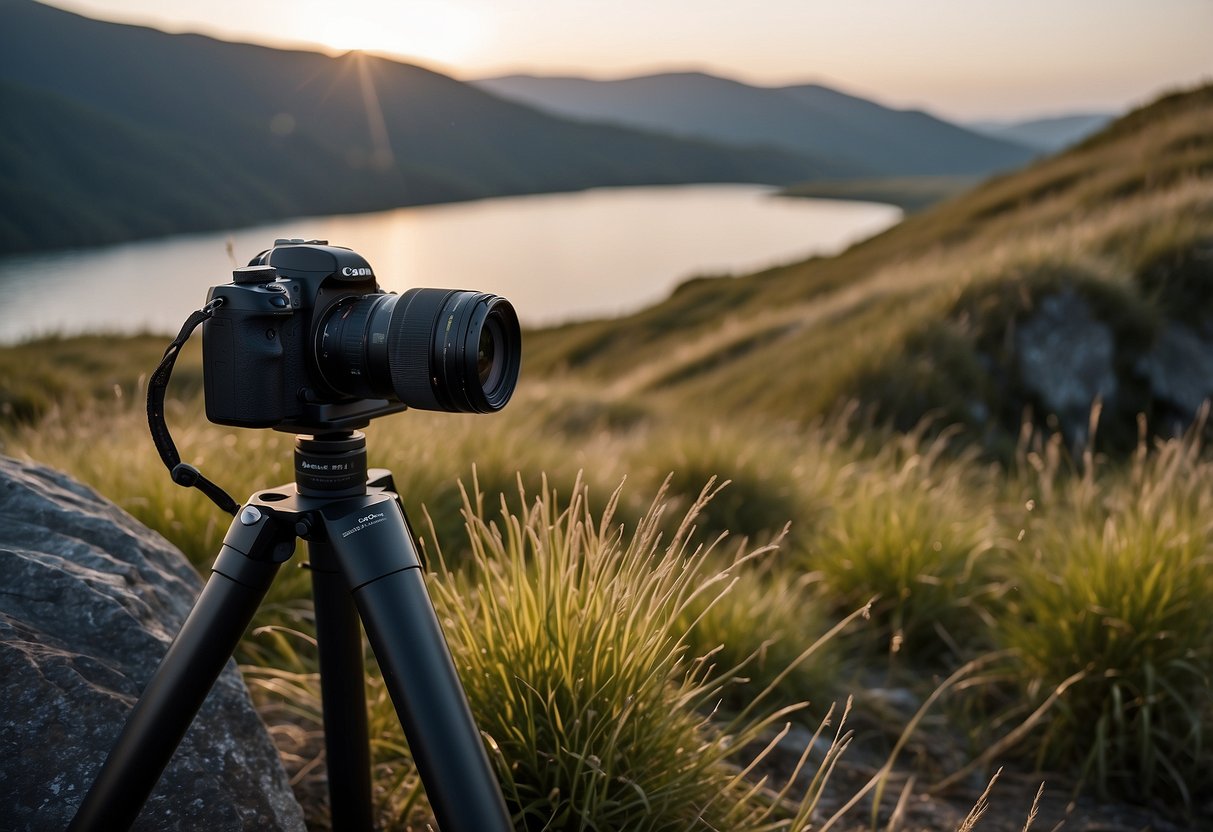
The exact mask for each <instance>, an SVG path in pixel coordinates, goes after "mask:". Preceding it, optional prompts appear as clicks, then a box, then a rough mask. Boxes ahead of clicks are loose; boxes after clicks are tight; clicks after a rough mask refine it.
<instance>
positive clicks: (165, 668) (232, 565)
mask: <svg viewBox="0 0 1213 832" xmlns="http://www.w3.org/2000/svg"><path fill="white" fill-rule="evenodd" d="M369 473H370V476H369V477H368V471H367V466H366V439H365V437H364V436H363V435H362V434H361V433H359V432H357V431H346V432H342V433H336V434H327V435H322V436H316V437H311V436H300V437H298V438H297V439H296V440H295V482H294V484H289V485H285V486H282V487H280V488H274V489H271V490H268V491H260V492H258V493H256V494H254V495H253V496H252V497H251V498H250V500H249V502H248V503H247V504H246V505H245V506H244V507H243V509H242V510H241V511H240V512H239V514H238V515H237V517H236V519H235V520H234V521H233V522H232V525H231V528H230V529H229V530H228V533H227V536H226V537H225V538H224V540H223V547H222V549H220V551H219V557H218V558H217V559H216V560H215V564H214V566H213V567H212V574H211V576H210V579H209V580H208V581H207V583H206V587H205V588H204V589H203V590H202V594H201V596H199V598H198V601H197V603H196V604H195V605H194V608H193V610H192V611H191V612H190V614H189V617H188V618H187V619H186V621H185V624H184V625H183V626H182V628H181V631H180V632H179V633H178V634H177V638H176V639H175V640H174V641H173V643H172V645H171V646H170V647H169V650H168V653H167V654H166V655H165V657H164V659H163V660H162V661H161V663H160V666H159V667H158V668H157V669H156V672H155V674H154V675H153V676H152V679H151V681H150V682H148V685H147V688H146V689H145V690H144V692H143V696H142V697H141V698H140V699H139V701H138V703H136V705H135V708H134V710H133V711H132V712H131V715H130V718H129V719H128V720H127V723H126V727H125V728H123V730H122V734H121V735H120V736H119V737H118V741H117V743H116V744H115V745H114V748H113V750H112V751H111V752H110V755H109V758H108V759H107V760H106V761H105V764H104V765H103V766H102V768H101V772H100V773H99V774H98V776H97V779H96V781H95V782H94V783H93V786H92V788H91V789H90V790H89V792H88V794H87V795H86V796H85V798H84V800H83V802H82V803H81V804H80V808H79V810H78V811H77V813H76V816H75V818H74V819H73V820H72V823H71V826H70V827H69V829H70V830H98V832H100V830H114V829H127V828H129V827H130V826H131V824H133V823H134V821H135V818H136V817H137V816H138V814H139V811H140V809H142V807H143V804H144V803H145V802H146V800H147V798H148V796H149V795H150V794H151V792H152V789H153V788H154V787H155V785H156V782H157V781H158V780H159V779H160V775H161V773H162V772H163V771H164V768H165V766H167V765H168V762H169V759H170V758H171V757H172V755H173V752H174V751H175V750H176V748H177V745H178V744H179V743H180V742H181V739H182V737H184V736H185V732H186V730H187V729H188V728H189V726H190V723H191V722H192V721H193V719H194V716H195V714H197V712H198V709H199V708H200V707H201V706H202V702H203V700H204V699H205V698H206V695H207V693H208V692H209V691H210V688H211V686H212V685H213V684H214V683H215V680H216V679H217V678H218V676H219V673H220V671H222V669H223V666H224V665H225V664H226V663H227V660H228V658H230V656H231V655H232V652H233V651H234V650H235V648H236V645H237V643H238V642H239V641H240V638H241V636H242V635H243V634H244V631H245V629H246V628H247V627H248V625H249V622H251V621H252V618H253V615H254V613H255V612H256V611H257V607H258V605H259V604H260V603H261V599H262V598H264V597H265V593H266V591H267V590H268V589H269V586H270V583H271V582H272V581H273V578H274V575H275V574H277V572H278V567H279V566H281V565H282V564H283V563H284V562H286V561H287V560H289V559H290V557H291V555H292V554H293V552H294V549H295V538H296V537H300V538H303V539H304V540H306V541H307V543H308V554H309V557H310V559H311V564H310V565H311V572H312V587H313V593H314V598H315V609H316V640H317V643H318V645H319V654H320V681H321V695H322V697H323V707H324V736H325V743H326V746H327V753H328V758H327V759H328V778H329V796H330V800H331V805H332V822H333V828H334V829H337V830H369V829H372V828H373V817H372V811H371V766H370V747H369V743H368V737H367V719H366V692H365V686H364V680H363V674H364V667H363V663H362V656H363V653H362V636H361V632H360V630H359V618H361V620H362V623H363V624H364V625H365V627H366V633H367V637H368V639H369V640H370V644H371V649H372V650H373V651H374V653H375V657H376V659H378V662H379V666H380V668H381V669H382V671H383V678H384V681H385V682H386V684H387V689H388V692H389V693H390V695H391V697H392V702H393V704H394V705H395V706H396V713H397V714H398V715H399V717H400V722H401V725H402V726H403V727H404V733H405V736H406V737H407V738H408V741H409V748H410V749H411V751H412V753H413V757H414V759H415V760H416V763H417V769H418V772H419V773H420V775H421V780H422V783H423V784H424V786H425V791H426V795H427V796H428V797H429V801H430V805H431V806H432V807H433V810H434V816H435V818H436V819H437V821H438V824H439V826H440V827H441V828H442V829H443V830H445V832H473V830H475V832H484V830H507V829H510V828H511V824H510V817H509V813H508V812H507V810H506V807H505V801H504V799H503V798H502V796H501V790H500V788H499V787H498V785H497V779H496V777H495V775H494V774H493V770H492V767H491V765H490V763H489V759H488V755H487V754H486V753H485V750H484V745H483V743H482V742H481V738H480V733H479V731H478V730H477V728H476V724H475V722H474V720H473V718H472V713H471V710H470V709H469V708H468V703H467V698H466V696H465V695H464V692H463V686H462V685H461V684H460V682H459V677H458V675H457V673H456V671H455V666H454V663H453V662H452V660H451V655H450V651H449V650H448V648H447V645H446V641H445V640H444V639H443V635H442V630H441V628H440V627H439V624H438V619H437V617H436V616H435V615H434V609H433V606H432V605H431V603H430V598H429V595H428V594H427V592H426V589H425V581H424V578H423V576H422V569H421V561H420V559H419V558H418V556H417V551H416V547H415V545H414V543H413V538H412V534H411V533H410V531H409V527H408V523H407V521H406V520H405V517H404V512H403V510H402V509H401V507H400V503H399V497H398V496H397V494H396V493H395V486H394V484H393V482H392V476H391V474H390V472H388V471H386V470H383V469H375V470H372V471H370V472H369Z"/></svg>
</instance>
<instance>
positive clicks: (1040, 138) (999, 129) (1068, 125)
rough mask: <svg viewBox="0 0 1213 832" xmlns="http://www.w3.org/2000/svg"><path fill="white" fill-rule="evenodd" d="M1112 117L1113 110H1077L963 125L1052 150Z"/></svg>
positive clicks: (1063, 145)
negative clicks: (1104, 111)
mask: <svg viewBox="0 0 1213 832" xmlns="http://www.w3.org/2000/svg"><path fill="white" fill-rule="evenodd" d="M1115 118H1116V116H1115V115H1114V114H1112V113H1076V114H1073V115H1066V116H1051V117H1049V118H1036V119H1029V120H1027V121H974V122H970V123H969V124H967V125H966V126H967V127H968V128H969V129H970V130H975V131H977V132H978V133H984V134H986V135H987V136H993V137H994V138H997V139H1005V140H1007V141H1012V142H1018V143H1019V144H1022V145H1027V146H1028V147H1034V148H1037V149H1038V150H1043V151H1046V152H1049V153H1053V152H1055V151H1058V150H1063V149H1065V148H1067V147H1069V146H1070V145H1072V144H1077V143H1078V142H1080V141H1082V140H1083V139H1085V138H1086V137H1087V136H1090V135H1091V134H1093V133H1097V132H1098V131H1100V130H1102V129H1103V128H1104V127H1106V126H1107V125H1108V124H1109V123H1110V122H1111V121H1112V120H1113V119H1115Z"/></svg>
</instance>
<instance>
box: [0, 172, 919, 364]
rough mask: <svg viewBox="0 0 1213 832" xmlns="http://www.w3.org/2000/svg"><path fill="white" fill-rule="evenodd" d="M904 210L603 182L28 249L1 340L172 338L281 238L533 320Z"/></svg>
mask: <svg viewBox="0 0 1213 832" xmlns="http://www.w3.org/2000/svg"><path fill="white" fill-rule="evenodd" d="M900 218H901V211H900V210H899V209H897V208H894V207H892V206H888V205H878V204H874V203H863V202H842V201H835V200H815V199H794V198H787V197H779V196H776V195H775V192H774V191H773V189H770V188H765V187H761V186H754V185H686V186H662V187H639V188H636V187H633V188H598V189H594V190H589V191H582V192H578V193H565V194H543V195H538V196H521V197H501V198H497V199H486V200H480V201H477V202H463V203H454V204H448V205H430V206H421V207H413V208H399V209H395V210H391V211H381V212H376V213H370V214H354V215H343V216H329V217H306V218H301V219H294V220H285V221H281V222H273V223H267V224H265V225H260V226H256V227H253V228H243V229H238V230H233V231H222V232H213V233H203V234H188V235H177V236H173V237H167V238H162V239H157V240H148V241H141V242H135V243H125V244H120V245H114V246H106V247H102V248H93V249H81V250H72V251H62V252H48V253H39V254H32V255H20V256H14V257H7V258H3V259H0V294H2V295H3V303H2V304H0V342H13V341H16V340H21V339H24V338H29V337H33V336H37V335H45V334H55V333H58V334H75V333H79V332H84V331H103V332H134V331H139V330H151V331H155V332H165V333H168V332H176V331H177V329H178V327H179V326H180V324H181V322H182V321H183V320H185V318H186V317H187V316H188V315H189V313H190V312H191V311H193V310H194V309H197V308H198V307H199V306H201V305H202V303H203V302H204V300H205V298H206V292H207V289H208V287H210V286H212V285H214V284H218V283H227V282H230V281H231V270H232V269H233V268H234V267H236V266H237V265H244V264H245V263H247V262H248V260H249V258H251V257H252V256H254V255H255V254H257V253H258V252H259V251H261V250H262V249H265V248H268V247H269V246H270V245H272V244H273V241H274V239H275V238H279V237H302V238H305V239H321V240H328V241H330V242H331V243H333V244H334V245H342V246H348V247H350V248H353V249H355V250H356V251H358V252H359V253H361V254H362V255H363V256H364V257H365V258H366V259H367V260H368V261H369V262H370V264H371V266H372V267H374V269H375V274H376V276H377V277H378V280H379V282H380V285H382V286H383V287H384V288H385V289H387V290H389V291H396V292H399V291H402V290H404V289H408V288H410V287H413V286H434V287H450V288H463V289H476V290H480V291H486V292H494V293H496V294H499V295H503V296H505V297H507V298H509V299H510V301H511V302H513V304H514V306H515V307H516V308H517V310H518V314H519V317H520V318H521V319H522V321H523V323H524V324H529V325H543V324H553V323H560V322H564V321H568V320H574V319H582V318H588V317H603V316H611V315H618V314H620V313H623V312H629V311H633V310H636V309H640V308H642V307H644V306H647V305H649V304H651V303H654V302H655V301H658V300H661V299H662V298H664V297H666V296H668V295H669V293H670V291H671V290H672V289H673V288H674V287H675V286H676V285H678V284H679V283H681V282H682V281H684V280H686V279H688V278H690V277H695V276H700V275H721V274H743V273H746V272H751V271H755V270H758V269H761V268H765V267H768V266H773V265H778V264H780V263H787V262H791V261H794V260H798V259H802V258H805V257H808V256H810V255H814V254H832V253H835V252H838V251H840V250H842V249H843V248H845V247H846V246H848V245H850V244H851V243H853V242H856V241H858V240H860V239H863V238H865V237H869V236H871V235H873V234H875V233H877V232H879V231H882V230H884V229H885V228H888V227H889V226H891V225H893V224H894V223H896V222H897V221H898V220H899V219H900Z"/></svg>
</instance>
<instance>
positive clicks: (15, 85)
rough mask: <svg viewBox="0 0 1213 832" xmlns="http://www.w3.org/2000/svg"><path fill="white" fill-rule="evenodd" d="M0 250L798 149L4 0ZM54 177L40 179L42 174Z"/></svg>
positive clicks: (719, 167)
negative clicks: (652, 126)
mask: <svg viewBox="0 0 1213 832" xmlns="http://www.w3.org/2000/svg"><path fill="white" fill-rule="evenodd" d="M0 18H2V19H3V21H4V25H3V26H0V96H2V97H0V104H3V105H4V107H5V111H6V112H11V113H21V114H22V117H21V118H6V119H4V120H3V121H0V200H2V201H3V202H4V204H5V205H7V206H16V205H20V206H22V207H21V210H20V211H17V210H13V209H11V208H10V209H8V210H5V211H4V212H3V215H2V217H3V219H2V220H0V253H2V252H6V251H17V250H25V249H34V248H43V247H54V246H70V245H87V244H96V243H104V242H111V241H114V240H120V239H129V238H132V237H141V236H151V235H155V234H163V233H167V232H169V231H184V230H204V229H213V228H222V227H233V226H238V225H240V224H244V223H249V222H252V221H254V220H264V219H270V218H279V217H285V216H303V215H311V214H328V213H343V212H353V211H369V210H375V209H381V208H388V207H395V206H399V205H410V204H420V203H427V202H439V201H448V200H457V199H469V198H474V197H483V196H495V195H502V194H519V193H535V192H544V191H560V190H576V189H581V188H586V187H591V186H599V185H626V184H671V183H684V182H763V183H779V184H786V183H790V182H793V181H796V180H797V179H800V178H812V177H814V176H816V175H819V174H820V173H821V172H823V171H825V170H828V168H827V167H826V166H824V165H821V164H818V163H816V162H814V161H813V160H811V159H809V158H807V157H805V156H803V155H797V154H794V153H786V152H780V151H778V150H770V149H766V150H754V149H745V148H736V147H725V146H722V145H718V144H712V143H710V142H704V141H692V140H680V139H676V138H671V137H668V136H661V135H657V134H653V133H649V132H643V131H639V130H632V129H626V128H622V127H612V126H603V125H588V124H581V123H575V122H571V121H567V120H564V119H560V118H556V117H553V116H550V115H546V114H543V113H540V112H538V111H536V110H533V109H531V108H529V107H525V106H521V105H518V104H514V103H511V102H507V101H503V100H501V99H499V98H496V97H494V96H492V95H490V94H488V93H486V92H484V91H483V90H479V89H477V88H475V87H473V86H471V85H468V84H464V83H461V82H459V81H456V80H454V79H452V78H449V77H447V76H444V75H441V74H438V73H435V72H431V71H428V70H426V69H422V68H421V67H417V66H411V65H408V64H403V63H397V62H394V61H389V60H386V59H382V58H374V57H370V56H366V55H361V54H358V53H349V54H346V55H343V56H340V57H335V58H334V57H328V56H326V55H322V54H319V53H312V52H301V51H288V50H278V49H269V48H265V47H260V46H253V45H248V44H236V43H226V42H223V41H217V40H213V39H211V38H206V37H201V36H198V35H169V34H165V33H163V32H158V31H155V30H153V29H146V28H140V27H135V26H124V25H118V24H113V23H103V22H100V21H96V20H90V19H88V18H84V17H79V16H77V15H74V14H70V13H68V12H65V11H62V10H59V9H54V8H51V7H48V6H44V5H41V4H38V3H35V2H32V0H0ZM52 186H53V187H52Z"/></svg>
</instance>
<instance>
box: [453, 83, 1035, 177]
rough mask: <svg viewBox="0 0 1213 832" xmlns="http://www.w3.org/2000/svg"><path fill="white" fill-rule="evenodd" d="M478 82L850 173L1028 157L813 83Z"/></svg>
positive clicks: (997, 165) (1006, 162)
mask: <svg viewBox="0 0 1213 832" xmlns="http://www.w3.org/2000/svg"><path fill="white" fill-rule="evenodd" d="M475 83H476V84H477V85H478V86H480V87H481V88H483V89H487V90H490V91H492V92H494V93H497V94H499V95H502V96H505V97H507V98H510V99H513V100H516V101H521V102H524V103H527V104H532V105H534V106H536V107H541V108H543V109H545V110H547V111H549V112H552V113H556V114H559V115H564V116H571V117H577V118H584V119H592V120H595V121H608V122H614V123H617V124H626V125H630V126H635V127H644V128H649V129H654V130H662V131H665V132H668V133H673V134H677V135H683V136H693V137H696V138H706V139H712V140H715V141H725V142H732V143H736V144H768V145H771V146H773V147H779V148H783V149H784V150H788V151H791V152H801V153H807V154H809V155H812V156H815V157H821V158H826V159H833V160H835V161H836V162H837V163H838V164H839V166H840V167H841V168H843V170H842V171H840V172H841V173H845V174H847V175H853V176H867V175H941V174H953V175H955V174H983V173H990V172H991V171H995V170H1004V169H1007V168H1011V167H1016V166H1018V165H1021V164H1023V163H1025V162H1027V161H1028V160H1029V159H1031V158H1032V156H1033V155H1034V153H1035V151H1033V150H1030V149H1028V148H1026V147H1024V146H1022V145H1018V144H1015V143H1011V142H1008V141H1004V140H1001V139H994V138H991V137H989V136H984V135H979V134H977V133H973V132H970V131H968V130H965V129H963V128H961V127H957V126H956V125H954V124H949V123H948V122H945V121H941V120H940V119H937V118H935V117H934V116H931V115H929V114H927V113H923V112H917V111H902V110H893V109H890V108H888V107H883V106H881V105H879V104H876V103H874V102H872V101H868V100H866V99H863V98H857V97H855V96H852V95H846V94H845V93H841V92H838V91H837V90H832V89H829V88H828V87H822V86H818V85H816V84H803V85H798V86H789V87H754V86H750V85H747V84H742V83H740V82H737V81H732V80H729V79H727V78H718V77H715V76H712V75H705V74H702V73H698V72H685V73H667V74H662V75H648V76H643V77H639V78H627V79H624V80H619V81H591V80H588V79H585V78H549V77H536V76H531V75H511V76H505V77H501V78H488V79H485V80H481V81H477V82H475Z"/></svg>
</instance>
